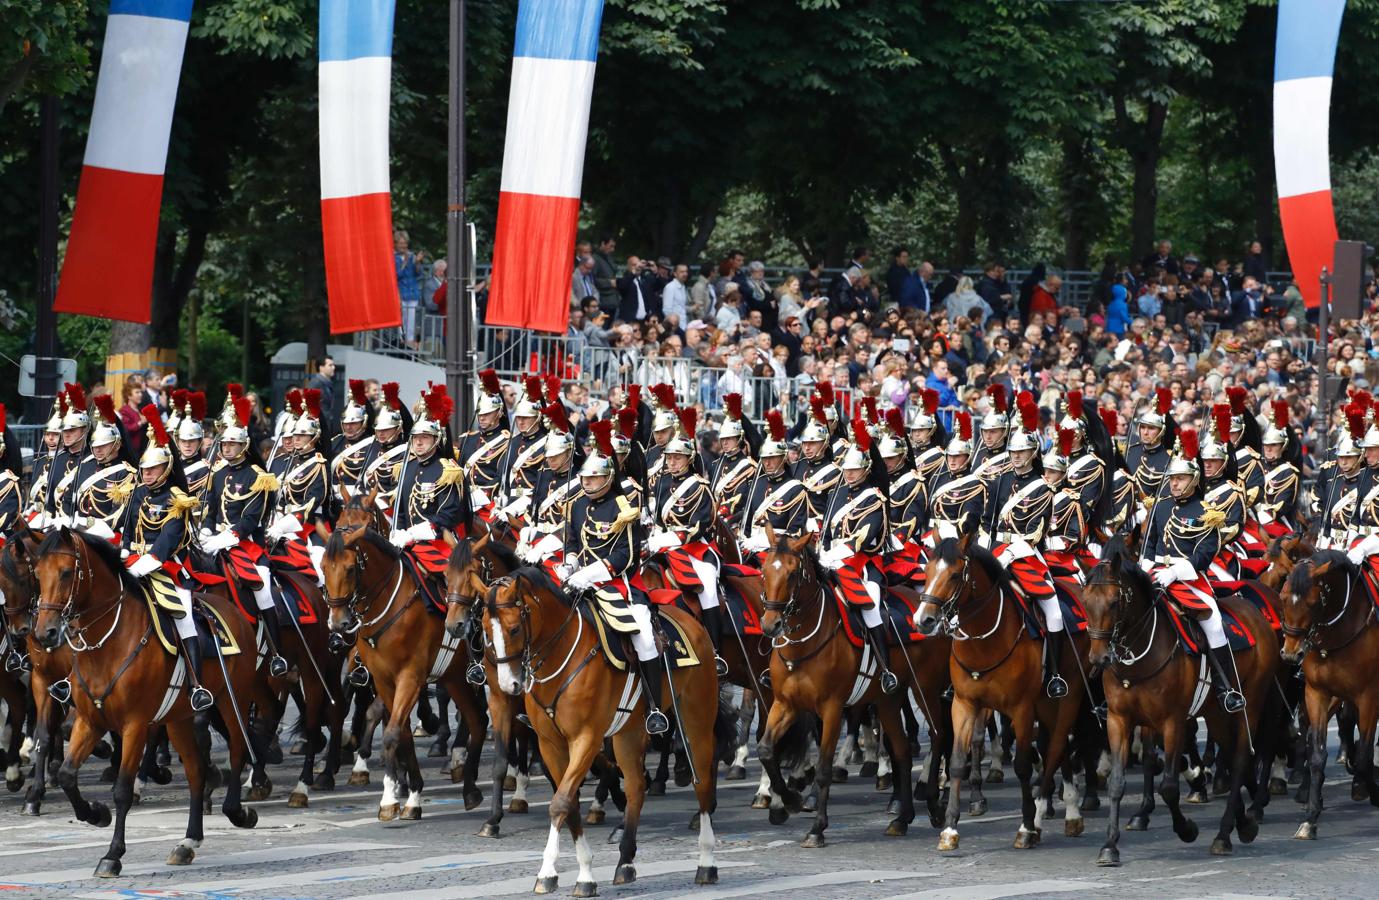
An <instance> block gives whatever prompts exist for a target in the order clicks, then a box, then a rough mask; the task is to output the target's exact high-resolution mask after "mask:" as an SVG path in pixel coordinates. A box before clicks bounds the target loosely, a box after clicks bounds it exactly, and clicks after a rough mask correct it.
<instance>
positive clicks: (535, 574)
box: [490, 566, 575, 607]
mask: <svg viewBox="0 0 1379 900" xmlns="http://www.w3.org/2000/svg"><path fill="white" fill-rule="evenodd" d="M512 577H513V578H514V579H522V580H525V581H529V582H531V583H532V584H533V585H534V586H536V587H538V588H541V589H543V590H546V591H549V592H550V593H551V594H552V595H553V596H554V597H555V598H556V599H557V600H559V601H560V602H561V603H564V604H565V605H566V606H570V607H573V606H574V605H575V601H574V598H573V597H571V596H570V595H569V594H567V593H565V588H563V587H561V586H560V585H559V584H557V583H556V581H555V579H554V578H552V577H551V576H550V573H548V572H547V571H546V570H545V569H543V568H542V567H541V566H519V567H518V568H516V569H514V570H513V572H512ZM491 591H492V588H490V596H491Z"/></svg>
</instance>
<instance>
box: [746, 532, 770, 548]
mask: <svg viewBox="0 0 1379 900" xmlns="http://www.w3.org/2000/svg"><path fill="white" fill-rule="evenodd" d="M742 548H743V549H744V550H747V551H748V552H750V553H765V552H766V551H767V550H769V549H770V542H769V541H767V539H766V529H764V528H758V529H756V530H754V531H753V532H752V533H751V534H750V535H749V536H747V537H745V538H743V539H742Z"/></svg>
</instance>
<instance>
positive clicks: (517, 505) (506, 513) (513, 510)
mask: <svg viewBox="0 0 1379 900" xmlns="http://www.w3.org/2000/svg"><path fill="white" fill-rule="evenodd" d="M529 509H531V494H523V495H522V496H521V497H518V498H517V499H516V500H514V501H512V502H511V503H509V504H508V505H507V506H505V507H503V510H502V513H501V515H502V516H503V518H505V519H511V518H512V517H513V516H525V515H526V514H527V510H529Z"/></svg>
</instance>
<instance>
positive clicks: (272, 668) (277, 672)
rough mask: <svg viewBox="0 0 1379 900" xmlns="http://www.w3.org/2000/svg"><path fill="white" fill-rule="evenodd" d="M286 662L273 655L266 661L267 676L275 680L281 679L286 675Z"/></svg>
mask: <svg viewBox="0 0 1379 900" xmlns="http://www.w3.org/2000/svg"><path fill="white" fill-rule="evenodd" d="M287 671H288V667H287V660H285V659H283V658H282V657H281V656H279V655H278V654H276V653H274V654H273V656H272V657H271V658H269V660H268V674H269V675H272V676H273V677H275V678H282V677H283V676H284V675H286V674H287Z"/></svg>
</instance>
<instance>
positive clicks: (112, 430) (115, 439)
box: [91, 420, 120, 449]
mask: <svg viewBox="0 0 1379 900" xmlns="http://www.w3.org/2000/svg"><path fill="white" fill-rule="evenodd" d="M119 442H120V429H119V428H117V427H116V426H115V423H114V422H106V421H104V420H101V421H99V422H97V423H96V427H95V428H93V429H91V448H92V449H95V448H96V447H104V446H105V445H106V444H118V443H119Z"/></svg>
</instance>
